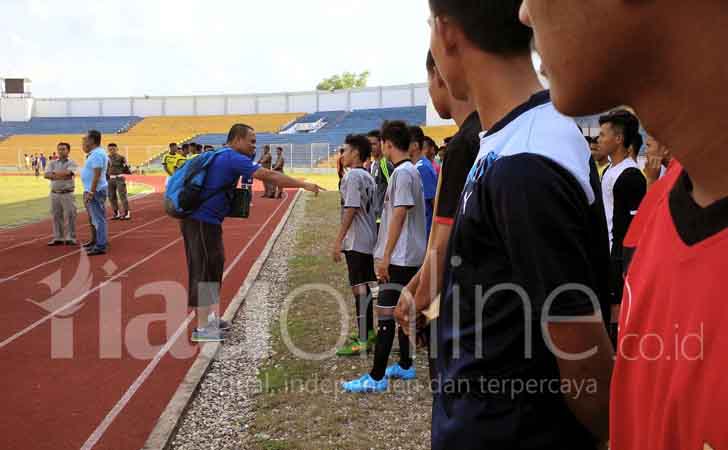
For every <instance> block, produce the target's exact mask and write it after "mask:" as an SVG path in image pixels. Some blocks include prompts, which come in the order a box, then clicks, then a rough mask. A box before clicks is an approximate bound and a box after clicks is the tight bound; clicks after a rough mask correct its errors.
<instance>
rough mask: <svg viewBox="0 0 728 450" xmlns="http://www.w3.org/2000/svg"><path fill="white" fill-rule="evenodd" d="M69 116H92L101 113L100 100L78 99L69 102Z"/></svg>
mask: <svg viewBox="0 0 728 450" xmlns="http://www.w3.org/2000/svg"><path fill="white" fill-rule="evenodd" d="M69 106H70V108H71V109H70V111H69V115H70V116H71V117H93V116H100V115H101V100H94V99H78V100H74V101H71V102H70V103H69Z"/></svg>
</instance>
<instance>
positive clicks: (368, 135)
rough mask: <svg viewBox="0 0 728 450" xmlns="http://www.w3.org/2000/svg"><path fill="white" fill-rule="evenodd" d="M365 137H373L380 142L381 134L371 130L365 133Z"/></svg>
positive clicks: (378, 131)
mask: <svg viewBox="0 0 728 450" xmlns="http://www.w3.org/2000/svg"><path fill="white" fill-rule="evenodd" d="M367 137H373V138H377V139H379V140H381V139H382V132H381V131H380V130H372V131H370V132H369V133H367Z"/></svg>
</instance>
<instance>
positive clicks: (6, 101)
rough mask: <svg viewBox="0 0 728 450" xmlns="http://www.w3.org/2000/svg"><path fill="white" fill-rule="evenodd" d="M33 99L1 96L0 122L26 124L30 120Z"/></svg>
mask: <svg viewBox="0 0 728 450" xmlns="http://www.w3.org/2000/svg"><path fill="white" fill-rule="evenodd" d="M32 110H33V99H32V98H29V97H24V96H22V97H21V96H18V97H12V96H3V97H1V98H0V120H4V121H8V122H27V121H29V120H30V118H31V112H32Z"/></svg>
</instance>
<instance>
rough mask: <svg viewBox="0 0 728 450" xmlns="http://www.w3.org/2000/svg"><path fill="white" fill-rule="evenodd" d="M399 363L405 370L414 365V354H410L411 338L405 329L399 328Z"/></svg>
mask: <svg viewBox="0 0 728 450" xmlns="http://www.w3.org/2000/svg"><path fill="white" fill-rule="evenodd" d="M399 365H400V367H402V368H403V369H404V370H407V369H409V368H410V367H412V356H410V340H409V338H408V337H407V335H406V334H404V330H402V328H401V327H400V329H399Z"/></svg>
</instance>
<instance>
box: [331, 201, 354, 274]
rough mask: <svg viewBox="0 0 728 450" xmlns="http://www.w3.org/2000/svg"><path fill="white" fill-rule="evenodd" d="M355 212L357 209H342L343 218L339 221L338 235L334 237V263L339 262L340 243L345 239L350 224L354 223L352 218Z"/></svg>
mask: <svg viewBox="0 0 728 450" xmlns="http://www.w3.org/2000/svg"><path fill="white" fill-rule="evenodd" d="M357 211H359V208H344V217H343V218H342V220H341V227H340V228H339V234H338V235H337V236H336V241H335V242H334V250H333V254H332V257H333V259H334V261H335V262H340V261H341V242H342V241H343V240H344V238H345V237H346V233H348V232H349V228H351V224H352V222H354V216H355V215H356V213H357Z"/></svg>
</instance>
